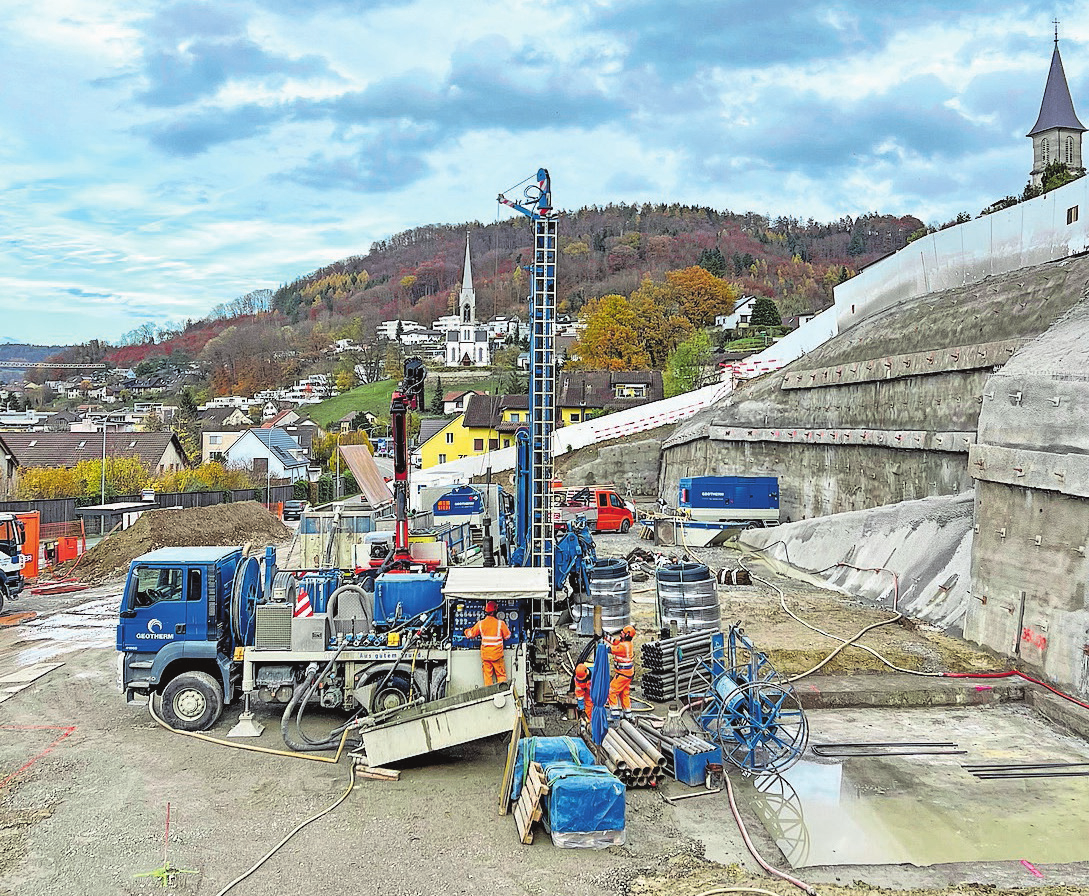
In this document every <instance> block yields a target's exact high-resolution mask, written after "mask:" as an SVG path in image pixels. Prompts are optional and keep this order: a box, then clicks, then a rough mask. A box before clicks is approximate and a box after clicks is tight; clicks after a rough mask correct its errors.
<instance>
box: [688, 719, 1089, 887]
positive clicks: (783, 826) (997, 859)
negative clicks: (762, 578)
mask: <svg viewBox="0 0 1089 896" xmlns="http://www.w3.org/2000/svg"><path fill="white" fill-rule="evenodd" d="M809 720H810V726H811V732H812V733H811V741H810V742H811V744H812V743H817V744H828V743H842V742H868V743H874V742H889V741H898V742H901V741H913V742H921V741H953V742H956V743H957V744H959V747H960V748H962V749H964V750H966V751H967V753H966V754H965V755H955V756H950V755H920V756H898V757H867V758H863V757H855V758H850V759H845V760H840V759H836V760H830V759H820V758H819V757H815V756H813V755H812V754H811V753H808V754H807V756H806V758H805V760H804V761H803V763H800V764H799V765H798V766H795V767H794V768H793V769H791V770H789V771H788V772H787V773H786V774H785V775H784V776H783V777H782V778H780V779H776V780H773V781H771V782H764V783H762V784H760V785H759V786H757V785H755V784H754V783H753V782H752V781H745V780H742V779H741V777H740V776H739V775H737V774H735V775H734V781H735V789H736V791H737V795H738V801H739V804H740V805H741V811H742V813H743V815H744V816H745V818H746V821H747V823H748V825H749V832H750V834H751V835H753V837H754V839H755V841H756V843H757V846H758V848H759V849H760V850H761V851H762V852H763V854H764V856H765V857H766V858H767V859H768V860H769V861H771V862H772V864H775V863H776V862H777V861H778V862H782V863H784V864H787V865H791V866H793V867H798V868H805V869H806V871H805V877H806V878H807V879H808V880H809V881H810V882H818V881H829V882H830V881H835V880H842V879H844V877H843V875H844V874H850V875H851V879H855V877H859V878H860V879H867V880H868V879H871V878H870V876H869V874H870V873H871V872H872V873H873V874H876V875H877V877H876V879H881V876H882V875H883V874H884V872H882V871H881V869H882V868H888V867H889V866H896V869H897V874H898V875H899V876H898V878H897V879H898V882H899V883H901V884H904V883H906V881H907V880H909V879H910V868H911V867H912V866H915V867H918V868H920V869H921V868H924V867H925V868H926V869H927V872H926V873H927V878H926V880H928V881H929V882H930V884H931V885H933V882H934V881H935V879H940V880H955V881H956V882H958V883H967V882H980V883H990V884H1011V885H1016V884H1020V885H1029V884H1032V883H1034V881H1035V880H1036V879H1035V878H1034V877H1033V876H1032V875H1031V874H1030V872H1029V871H1028V870H1026V866H1024V865H1022V864H1021V860H1022V859H1024V860H1026V861H1027V862H1029V863H1031V864H1032V865H1033V866H1035V867H1036V868H1038V869H1040V870H1041V871H1042V872H1043V873H1044V874H1045V875H1046V877H1047V879H1048V882H1049V883H1060V882H1071V883H1073V882H1079V881H1084V880H1085V876H1086V870H1087V868H1089V864H1087V863H1089V842H1087V841H1086V840H1085V837H1084V831H1085V830H1087V829H1089V777H1087V778H1069V777H1068V778H1050V779H1030V780H1026V779H1020V780H1016V781H986V780H979V779H976V778H975V777H973V776H972V775H971V774H970V773H969V772H968V771H967V770H966V769H964V768H963V767H962V765H963V764H965V763H969V762H977V763H978V762H983V763H998V762H1014V763H1026V762H1045V761H1048V762H1086V761H1089V743H1086V742H1085V741H1083V740H1081V739H1080V738H1077V737H1074V736H1072V735H1070V734H1068V733H1066V732H1064V731H1061V730H1058V729H1057V728H1055V727H1054V726H1052V725H1050V724H1049V723H1048V722H1046V721H1044V720H1043V719H1041V718H1040V717H1039V716H1038V715H1036V714H1035V713H1034V712H1033V711H1032V709H1031V708H1030V707H1028V706H1025V705H1019V704H1016V703H1004V704H991V705H987V706H954V707H951V708H918V709H909V710H905V709H833V710H817V711H813V712H811V713H809ZM673 811H674V812H675V819H676V823H677V825H678V827H679V828H680V829H681V830H682V831H683V832H684V833H685V834H688V835H690V836H693V837H696V838H697V839H699V840H701V841H702V842H703V843H704V845H705V847H706V854H707V857H708V858H709V859H712V860H714V861H721V862H729V861H732V860H733V859H732V857H731V856H730V853H729V846H728V843H729V842H730V838H729V834H728V833H727V832H728V831H730V830H732V828H733V822H732V819H731V818H730V813H729V807H728V805H727V804H726V802H725V800H723V799H720V798H719V797H715V796H711V797H708V798H707V799H703V800H692V801H689V803H687V804H685V803H682V804H680V805H678V806H677V807H676V808H675V809H674V810H673ZM845 866H850V870H846V869H845ZM905 871H907V872H908V876H907V877H904V874H903V872H905ZM901 878H902V879H901ZM921 880H922V879H920V881H921Z"/></svg>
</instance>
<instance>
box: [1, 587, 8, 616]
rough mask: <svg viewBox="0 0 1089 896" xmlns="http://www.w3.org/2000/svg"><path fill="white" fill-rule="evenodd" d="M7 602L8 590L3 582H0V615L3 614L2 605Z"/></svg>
mask: <svg viewBox="0 0 1089 896" xmlns="http://www.w3.org/2000/svg"><path fill="white" fill-rule="evenodd" d="M7 600H8V589H7V586H6V585H4V583H3V582H0V613H3V612H4V604H5V603H7Z"/></svg>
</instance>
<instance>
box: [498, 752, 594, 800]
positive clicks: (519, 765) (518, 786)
mask: <svg viewBox="0 0 1089 896" xmlns="http://www.w3.org/2000/svg"><path fill="white" fill-rule="evenodd" d="M531 762H539V763H540V764H541V766H542V767H543V768H545V769H547V768H548V767H549V766H550V765H551V764H553V763H556V762H566V763H568V764H574V765H593V764H594V762H595V760H594V754H593V753H591V752H590V748H589V747H588V746H586V744H584V743H583V742H582V740H581V739H580V738H577V737H525V738H522V740H521V741H519V742H518V755H517V757H516V758H515V760H514V779H513V780H512V781H511V788H510V798H511V800H516V799H518V794H520V793H521V792H522V784H523V783H524V782H525V778H526V769H527V768H529V763H531Z"/></svg>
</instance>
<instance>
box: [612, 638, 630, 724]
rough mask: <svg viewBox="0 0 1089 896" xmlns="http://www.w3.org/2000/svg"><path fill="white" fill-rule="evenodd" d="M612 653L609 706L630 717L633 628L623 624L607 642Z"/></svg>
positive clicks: (625, 716) (627, 717) (626, 717)
mask: <svg viewBox="0 0 1089 896" xmlns="http://www.w3.org/2000/svg"><path fill="white" fill-rule="evenodd" d="M609 652H610V653H611V654H612V655H613V673H614V674H613V680H612V681H611V682H610V683H609V708H610V709H619V710H620V711H621V712H622V713H623V715H624V718H625V719H629V718H631V680H632V679H633V678H634V677H635V629H634V628H632V627H631V626H630V625H625V626H624V628H622V629H621V630H620V635H619V636H618V637H617V639H616V640H615V641H611V642H610V644H609Z"/></svg>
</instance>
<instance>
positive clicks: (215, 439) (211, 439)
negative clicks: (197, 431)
mask: <svg viewBox="0 0 1089 896" xmlns="http://www.w3.org/2000/svg"><path fill="white" fill-rule="evenodd" d="M222 442H223V436H208V444H209V445H219V444H221V443H222Z"/></svg>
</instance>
